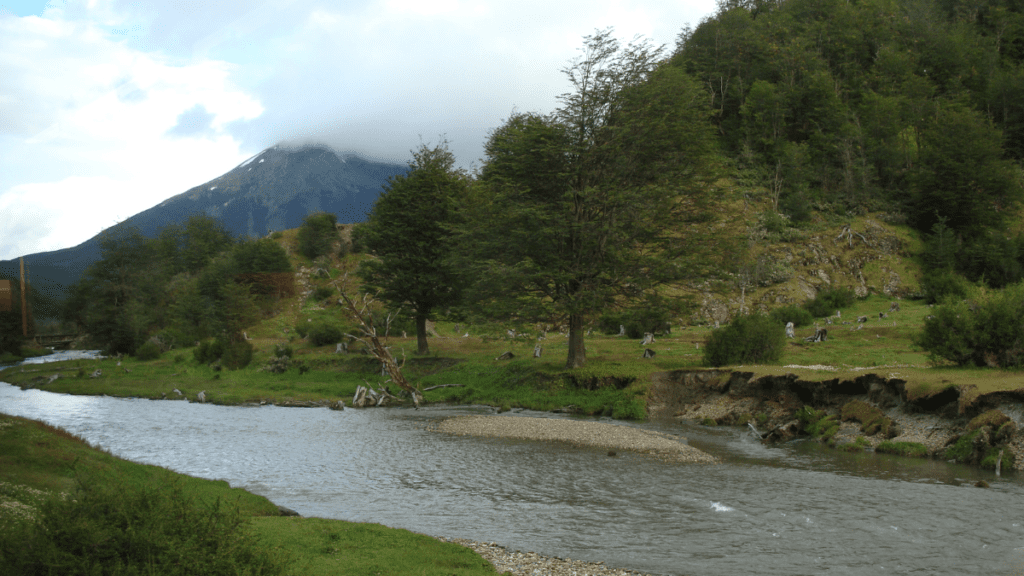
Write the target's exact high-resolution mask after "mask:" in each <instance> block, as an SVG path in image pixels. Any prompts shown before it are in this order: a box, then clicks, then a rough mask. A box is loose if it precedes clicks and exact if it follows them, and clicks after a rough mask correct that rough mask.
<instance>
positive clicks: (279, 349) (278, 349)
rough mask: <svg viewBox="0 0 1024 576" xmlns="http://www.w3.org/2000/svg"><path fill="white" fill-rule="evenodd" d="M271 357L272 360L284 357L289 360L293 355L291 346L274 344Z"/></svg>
mask: <svg viewBox="0 0 1024 576" xmlns="http://www.w3.org/2000/svg"><path fill="white" fill-rule="evenodd" d="M273 355H274V358H284V357H286V356H287V357H288V358H291V357H292V356H294V355H295V351H294V350H292V347H291V346H281V345H280V344H274V351H273Z"/></svg>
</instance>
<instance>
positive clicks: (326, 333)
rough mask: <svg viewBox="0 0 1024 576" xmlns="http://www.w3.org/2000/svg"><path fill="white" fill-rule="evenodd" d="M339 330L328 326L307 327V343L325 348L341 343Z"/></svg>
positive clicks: (341, 336) (315, 325) (314, 325)
mask: <svg viewBox="0 0 1024 576" xmlns="http://www.w3.org/2000/svg"><path fill="white" fill-rule="evenodd" d="M343 337H344V335H343V334H342V333H341V329H340V328H338V327H337V326H331V325H330V324H313V325H312V326H310V327H309V342H310V344H312V345H313V346H327V345H329V344H337V343H338V342H341V339H342V338H343Z"/></svg>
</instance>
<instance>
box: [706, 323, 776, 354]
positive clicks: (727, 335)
mask: <svg viewBox="0 0 1024 576" xmlns="http://www.w3.org/2000/svg"><path fill="white" fill-rule="evenodd" d="M785 345H786V335H785V331H784V330H783V328H782V326H780V325H779V324H778V323H776V322H774V321H772V320H771V319H770V318H769V317H767V316H764V315H761V314H753V315H749V316H738V317H736V319H734V320H733V321H732V323H730V324H729V325H728V326H723V327H722V328H719V329H718V330H714V331H712V332H711V334H710V335H709V336H708V337H707V339H706V340H705V341H704V346H703V352H704V365H705V366H727V365H737V364H766V363H771V362H777V361H778V360H779V359H780V358H782V351H783V349H784V348H785Z"/></svg>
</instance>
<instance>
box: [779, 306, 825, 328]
mask: <svg viewBox="0 0 1024 576" xmlns="http://www.w3.org/2000/svg"><path fill="white" fill-rule="evenodd" d="M768 317H769V318H771V319H772V320H774V321H776V322H778V323H779V324H782V325H783V326H785V325H786V323H787V322H792V323H793V326H796V327H800V326H810V325H811V324H812V323H814V316H812V315H811V313H810V312H808V311H807V309H805V308H802V307H800V306H783V307H782V308H776V309H775V310H772V311H771V313H770V314H768Z"/></svg>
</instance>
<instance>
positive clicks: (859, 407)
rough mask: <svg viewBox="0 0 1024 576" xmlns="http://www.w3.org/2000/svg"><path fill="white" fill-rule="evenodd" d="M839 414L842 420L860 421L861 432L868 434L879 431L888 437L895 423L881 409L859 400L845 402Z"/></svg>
mask: <svg viewBox="0 0 1024 576" xmlns="http://www.w3.org/2000/svg"><path fill="white" fill-rule="evenodd" d="M841 416H842V419H843V421H848V420H856V421H857V422H860V423H861V426H860V429H861V432H863V433H864V434H867V435H868V436H874V435H875V434H878V433H881V434H882V436H884V437H886V438H888V437H890V436H891V431H892V429H893V426H894V424H895V423H894V422H893V421H892V419H891V418H889V417H888V416H886V415H885V414H883V413H882V411H881V410H879V409H878V408H875V407H874V406H872V405H870V404H868V403H866V402H862V401H860V400H852V401H850V402H848V403H846V404H845V405H844V406H843V408H842V410H841Z"/></svg>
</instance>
